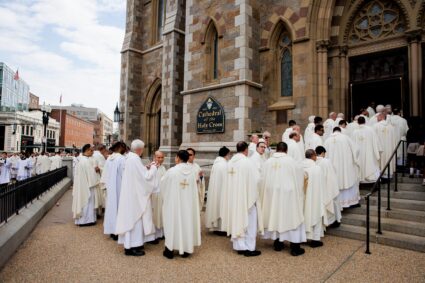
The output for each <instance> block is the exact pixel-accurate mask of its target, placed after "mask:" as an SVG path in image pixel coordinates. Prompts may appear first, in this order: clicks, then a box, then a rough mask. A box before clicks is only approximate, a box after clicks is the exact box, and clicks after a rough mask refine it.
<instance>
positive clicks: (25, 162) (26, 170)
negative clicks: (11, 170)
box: [16, 158, 32, 181]
mask: <svg viewBox="0 0 425 283" xmlns="http://www.w3.org/2000/svg"><path fill="white" fill-rule="evenodd" d="M17 168H18V173H17V176H16V179H17V180H18V181H23V180H25V179H28V178H29V177H31V169H32V163H31V160H30V159H29V158H26V159H19V161H18V164H17Z"/></svg>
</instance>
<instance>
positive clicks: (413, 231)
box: [326, 174, 425, 252]
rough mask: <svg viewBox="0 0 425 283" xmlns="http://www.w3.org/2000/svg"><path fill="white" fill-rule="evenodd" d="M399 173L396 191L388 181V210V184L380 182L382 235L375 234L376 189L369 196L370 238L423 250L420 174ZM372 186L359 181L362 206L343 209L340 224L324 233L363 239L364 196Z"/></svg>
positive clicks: (424, 199)
mask: <svg viewBox="0 0 425 283" xmlns="http://www.w3.org/2000/svg"><path fill="white" fill-rule="evenodd" d="M406 176H408V175H406ZM398 177H399V178H398V181H399V182H398V186H397V189H398V191H397V192H395V191H394V183H391V186H390V196H391V199H390V206H391V210H386V208H387V192H388V191H387V190H388V187H387V184H382V185H381V229H382V233H383V234H382V235H380V234H376V230H377V226H378V219H377V215H378V207H377V203H378V196H377V193H376V192H375V193H374V194H373V196H371V197H370V216H371V217H370V235H371V236H370V241H371V242H373V243H379V244H384V245H389V246H394V247H399V248H404V249H410V250H416V251H421V252H425V187H424V186H422V178H409V177H401V174H399V175H398ZM372 186H373V184H361V185H360V194H361V196H362V198H361V200H360V204H361V207H358V208H349V209H345V210H344V211H343V216H342V224H341V226H340V227H338V228H335V229H328V231H326V233H327V234H330V235H335V236H341V237H346V238H350V239H357V240H361V241H365V240H366V200H365V198H364V196H365V195H366V194H368V193H369V192H370V190H371V189H372ZM372 252H373V251H372Z"/></svg>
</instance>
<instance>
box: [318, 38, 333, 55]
mask: <svg viewBox="0 0 425 283" xmlns="http://www.w3.org/2000/svg"><path fill="white" fill-rule="evenodd" d="M329 45H330V41H329V40H327V39H325V40H318V41H316V50H317V51H318V52H327V51H328V48H329Z"/></svg>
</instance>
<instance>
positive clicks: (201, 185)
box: [187, 162, 205, 211]
mask: <svg viewBox="0 0 425 283" xmlns="http://www.w3.org/2000/svg"><path fill="white" fill-rule="evenodd" d="M187 165H189V166H192V167H193V170H194V171H195V172H196V183H197V186H198V199H199V211H202V208H203V207H204V202H205V177H204V176H202V177H200V176H199V173H200V172H202V169H201V166H199V165H198V163H196V162H194V163H189V162H188V163H187Z"/></svg>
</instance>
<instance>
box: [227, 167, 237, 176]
mask: <svg viewBox="0 0 425 283" xmlns="http://www.w3.org/2000/svg"><path fill="white" fill-rule="evenodd" d="M228 173H229V174H230V175H233V174H236V171H235V170H234V169H233V167H232V170H230V171H229V172H228Z"/></svg>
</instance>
